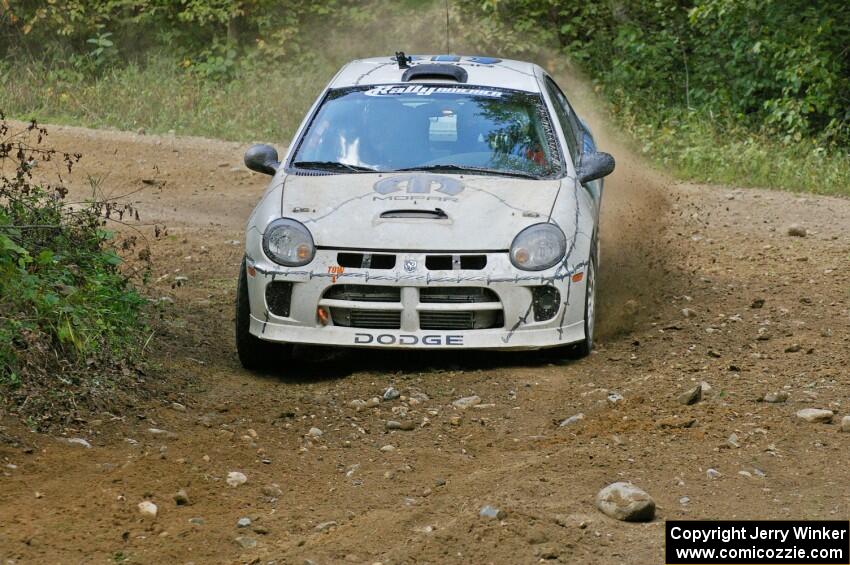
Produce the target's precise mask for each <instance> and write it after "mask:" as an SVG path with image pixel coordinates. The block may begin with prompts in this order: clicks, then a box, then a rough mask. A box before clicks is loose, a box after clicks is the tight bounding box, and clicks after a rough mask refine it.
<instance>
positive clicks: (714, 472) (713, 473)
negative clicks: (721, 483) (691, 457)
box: [705, 469, 723, 479]
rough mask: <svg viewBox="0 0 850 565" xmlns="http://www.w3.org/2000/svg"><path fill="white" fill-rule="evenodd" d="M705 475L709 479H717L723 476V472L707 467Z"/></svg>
mask: <svg viewBox="0 0 850 565" xmlns="http://www.w3.org/2000/svg"><path fill="white" fill-rule="evenodd" d="M705 476H706V477H708V478H709V479H719V478H720V477H722V476H723V473H721V472H720V471H718V470H717V469H709V470H708V471H706V472H705Z"/></svg>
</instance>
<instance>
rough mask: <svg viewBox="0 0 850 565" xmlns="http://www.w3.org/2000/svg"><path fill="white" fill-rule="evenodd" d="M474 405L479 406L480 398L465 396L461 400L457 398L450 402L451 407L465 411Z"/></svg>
mask: <svg viewBox="0 0 850 565" xmlns="http://www.w3.org/2000/svg"><path fill="white" fill-rule="evenodd" d="M476 404H481V397H479V396H465V397H463V398H458V399H457V400H455V401H454V402H452V406H454V407H455V408H458V409H460V410H466V409H467V408H471V407H473V406H475V405H476Z"/></svg>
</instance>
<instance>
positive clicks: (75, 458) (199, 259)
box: [0, 128, 850, 564]
mask: <svg viewBox="0 0 850 565" xmlns="http://www.w3.org/2000/svg"><path fill="white" fill-rule="evenodd" d="M51 131H52V133H51V141H52V143H53V144H54V145H56V146H57V147H59V148H67V149H71V150H73V151H80V152H82V153H83V154H84V155H85V157H84V159H83V161H82V162H81V163H80V165H79V167H78V168H77V170H76V171H75V173H74V175H72V177H71V178H70V179H67V180H68V182H69V183H70V184H71V185H72V186H73V187H74V190H75V192H77V193H83V192H85V190H87V187H90V186H91V183H92V182H94V184H95V185H99V186H100V187H101V189H103V190H109V191H112V192H113V193H114V194H120V193H126V192H130V191H132V190H135V189H137V188H144V189H145V190H143V191H142V192H140V193H138V194H135V195H134V196H133V197H132V199H133V201H135V202H137V203H138V206H139V209H140V211H141V214H142V221H143V222H156V223H158V224H159V225H160V226H162V225H166V226H167V229H168V235H167V236H165V237H162V238H160V239H158V240H152V251H153V257H154V263H155V273H154V277H153V280H154V281H155V282H154V283H153V286H152V289H151V296H152V297H153V298H159V297H167V298H168V299H170V300H173V304H171V303H170V300H163V301H161V303H162V308H163V313H162V321H161V323H158V324H157V328H158V331H157V334H156V335H155V336H154V338H153V339H152V341H151V345H150V347H151V348H152V349H153V351H154V360H155V363H156V365H157V367H155V370H153V371H151V373H150V374H149V375H148V378H150V379H161V380H163V381H164V384H163V387H162V388H163V389H164V390H165V391H166V393H167V396H168V398H162V399H158V400H156V401H151V402H149V403H145V404H142V405H139V406H129V407H127V410H126V411H125V413H124V414H122V415H120V416H114V415H111V414H106V413H104V414H99V415H94V416H93V417H92V418H91V419H88V420H86V421H80V422H78V425H77V426H76V427H75V428H72V429H67V430H65V432H64V436H65V437H67V438H83V439H85V440H86V441H87V442H89V443H90V444H91V448H86V447H84V446H82V445H79V444H67V443H63V442H62V441H60V440H59V439H57V437H56V436H55V435H53V436H48V435H37V434H33V433H29V432H28V431H26V429H25V428H23V427H22V426H21V425H20V424H19V423H18V422H16V420H14V419H13V418H11V417H7V418H6V420H4V421H3V424H4V425H5V426H6V432H7V433H9V434H12V435H17V436H19V437H20V438H21V443H20V445H18V446H14V445H0V464H2V468H0V471H2V476H0V557H2V562H3V563H8V562H14V563H190V562H193V563H272V562H274V563H297V564H302V563H316V564H326V563H338V562H351V563H375V562H381V563H384V564H390V563H392V564H395V563H491V562H492V563H533V562H538V561H539V560H541V559H543V560H559V561H560V562H564V563H661V562H663V561H662V547H663V531H664V526H663V524H664V520H665V519H674V518H726V519H734V518H765V519H768V518H770V519H782V518H835V519H846V518H847V517H848V516H850V499H848V498H847V496H846V492H847V485H848V481H850V468H848V466H847V464H846V462H847V461H848V460H850V433H841V432H840V426H839V425H838V423H839V421H840V419H841V417H843V416H845V415H847V414H850V399H848V391H849V390H850V388H848V381H850V370H848V366H850V313H848V299H850V294H848V293H850V273H848V265H850V229H848V228H850V201H846V200H838V199H829V198H818V197H812V196H800V195H794V194H788V193H781V192H768V191H761V190H734V189H730V188H724V187H712V186H691V185H673V184H671V183H665V182H664V181H663V180H661V181H659V179H658V178H657V176H656V175H654V174H652V173H648V172H646V171H645V170H644V169H643V168H642V167H641V166H640V165H639V163H638V162H636V161H632V162H630V160H629V159H620V161H619V162H618V171H617V172H616V173H615V176H614V177H613V178H612V179H611V181H610V182H609V184H608V187H607V189H606V190H608V193H607V194H606V201H605V208H604V212H603V214H604V224H603V229H602V237H603V243H602V246H603V247H602V250H603V251H602V253H603V255H602V263H603V264H602V269H603V271H604V272H605V273H606V276H605V278H604V280H603V281H602V286H603V289H602V292H603V304H602V314H601V315H602V317H603V320H602V322H603V327H604V335H603V336H602V338H601V339H600V343H599V345H598V350H597V351H596V353H595V354H594V355H592V356H591V357H590V358H588V359H585V360H582V361H578V362H566V361H559V360H558V359H555V358H552V357H551V356H550V357H546V356H542V355H540V354H535V353H529V354H516V353H513V354H504V355H494V354H476V353H464V354H451V355H449V354H445V355H434V354H433V353H429V354H428V355H427V356H426V355H420V354H408V353H405V354H389V353H371V352H348V351H345V352H328V351H321V350H316V349H309V350H305V351H302V352H301V362H300V363H299V365H298V366H297V367H296V366H293V367H281V370H280V372H279V373H278V374H274V375H255V374H250V373H246V372H245V371H243V370H242V369H241V368H240V367H239V366H238V364H237V362H236V359H235V355H234V350H233V339H232V331H231V328H232V320H233V295H234V287H235V280H236V274H237V270H238V266H239V262H240V259H241V256H242V245H241V240H242V239H243V235H242V233H241V228H242V225H243V223H244V221H245V219H246V218H247V216H248V214H249V212H250V210H251V208H252V206H253V204H254V203H255V201H256V200H257V198H258V197H259V195H260V194H261V192H262V190H263V188H264V186H265V183H266V181H267V178H266V177H262V176H260V175H255V174H252V173H250V172H248V171H246V170H245V169H244V168H243V167H242V166H241V155H242V151H243V150H244V147H243V146H240V145H237V144H230V143H224V142H216V141H209V140H198V139H187V138H174V137H169V136H164V137H158V136H141V135H135V134H128V133H116V132H103V131H89V130H83V129H75V128H52V129H51ZM791 224H799V225H801V226H803V227H804V228H805V229H806V230H807V234H806V236H805V237H793V236H790V235H788V228H789V226H790V225H791ZM144 229H145V230H146V232H147V233H150V232H151V231H152V228H149V227H148V228H144ZM178 276H185V277H187V278H188V280H187V281H186V282H185V284H182V285H181V286H176V285H175V278H176V277H178ZM701 382H704V383H706V384H707V386H706V388H705V391H704V394H703V399H702V400H701V401H700V402H698V403H696V404H693V405H690V406H686V405H683V404H681V403H679V402H678V401H677V397H678V396H679V395H680V394H682V393H683V392H684V391H686V390H687V389H689V388H692V387H694V386H695V385H697V384H699V383H701ZM390 386H392V387H395V388H396V389H397V390H398V391H399V392H400V393H401V395H402V396H401V397H400V398H398V399H395V400H389V401H381V402H380V403H379V404H378V405H377V406H376V407H373V408H367V409H362V410H360V411H357V410H356V409H355V408H353V407H351V405H350V403H351V401H352V400H356V399H361V400H368V399H370V398H372V397H376V396H381V395H382V394H383V392H384V390H385V389H386V388H387V387H390ZM708 387H710V390H709V389H708ZM777 391H784V392H786V393H787V394H788V399H787V400H786V401H785V402H778V403H768V402H761V401H760V399H761V397H762V396H763V395H764V394H765V393H770V392H777ZM470 395H478V396H479V397H480V398H481V399H482V405H481V406H479V407H477V408H470V409H467V410H459V409H456V408H455V407H453V406H452V402H453V401H454V400H456V399H458V398H460V397H465V396H470ZM780 397H781V395H780ZM175 402H176V403H179V404H173V403H175ZM808 407H813V408H826V409H832V410H834V411H835V412H836V417H835V423H833V424H832V425H829V424H810V423H806V422H804V421H802V420H800V419H798V418H797V417H795V413H796V411H797V410H799V409H801V408H808ZM579 413H581V414H584V418H583V419H580V420H578V421H577V422H575V423H573V424H570V425H567V426H564V427H559V425H558V424H559V422H561V421H562V420H564V419H566V418H568V417H570V416H573V415H576V414H579ZM391 419H395V420H398V419H407V420H412V421H415V422H416V424H417V425H416V428H415V429H414V430H412V431H392V432H388V431H386V430H385V422H386V421H387V420H391ZM311 428H317V429H319V430H321V435H320V436H318V434H317V433H316V432H313V434H315V435H317V436H318V437H311V436H310V433H311V432H310V430H311ZM151 429H153V430H157V431H151ZM386 446H392V448H389V447H386ZM709 469H713V470H714V471H713V472H711V473H708V470H709ZM234 471H236V472H240V473H243V474H244V475H245V477H247V482H245V483H244V484H241V485H239V486H235V487H233V486H229V485H228V483H227V482H226V479H227V477H228V474H229V473H231V472H234ZM711 477H714V478H711ZM618 480H628V481H632V482H634V483H635V484H636V485H638V486H640V487H641V488H643V489H644V490H646V491H647V492H648V493H650V495H652V496H653V497H654V499H655V501H656V503H657V506H658V512H657V518H656V519H655V520H654V521H653V522H650V523H647V524H629V523H622V522H617V521H614V520H612V519H609V518H607V517H605V516H604V515H602V514H601V513H599V512H598V511H597V510H596V509H595V507H594V496H595V494H596V493H597V491H598V490H599V489H600V488H602V487H603V486H605V485H606V484H608V483H611V482H614V481H618ZM180 489H184V490H185V492H186V494H187V495H188V504H183V505H178V504H177V503H176V502H175V500H174V498H173V496H174V494H175V493H176V492H177V491H178V490H180ZM144 500H149V501H151V502H153V503H155V504H156V505H157V506H158V516H157V518H156V519H155V520H149V519H144V518H143V517H142V516H141V515H140V513H139V511H138V504H139V502H141V501H144ZM484 505H492V506H495V507H497V508H499V509H502V510H504V511H505V512H506V517H505V518H504V519H503V520H487V519H484V518H481V517H479V509H480V508H481V507H482V506H484ZM240 518H249V519H250V521H251V524H250V525H249V526H246V527H241V528H240V527H237V521H238V520H240Z"/></svg>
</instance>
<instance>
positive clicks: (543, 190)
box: [281, 172, 563, 251]
mask: <svg viewBox="0 0 850 565" xmlns="http://www.w3.org/2000/svg"><path fill="white" fill-rule="evenodd" d="M559 186H560V181H559V180H532V179H520V178H508V177H493V176H478V175H475V176H470V175H437V174H430V173H416V172H414V173H403V174H401V173H399V174H371V173H360V174H350V175H349V174H344V175H320V176H300V175H298V176H296V175H289V176H287V177H286V179H285V180H284V186H283V196H282V201H281V215H282V216H283V217H289V218H295V219H297V220H298V221H300V222H302V223H303V224H304V225H305V226H307V227H308V228H309V229H310V231H311V232H312V234H313V238H314V240H315V242H316V245H317V246H319V247H330V248H356V249H385V250H389V249H396V250H405V251H473V250H474V251H501V250H506V249H508V248H509V247H510V245H511V242H512V241H513V238H514V237H515V236H516V234H517V233H518V232H519V231H520V230H521V229H523V228H524V227H526V226H529V225H532V224H536V223H540V222H545V221H547V220H548V218H549V214H550V211H551V210H552V205H553V203H554V201H555V198H556V197H557V194H558V188H559ZM562 227H563V226H562Z"/></svg>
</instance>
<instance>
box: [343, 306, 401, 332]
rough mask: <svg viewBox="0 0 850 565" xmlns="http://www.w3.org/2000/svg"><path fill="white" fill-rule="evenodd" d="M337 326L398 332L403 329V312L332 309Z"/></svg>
mask: <svg viewBox="0 0 850 565" xmlns="http://www.w3.org/2000/svg"><path fill="white" fill-rule="evenodd" d="M331 317H332V318H333V322H334V325H335V326H345V327H349V328H372V329H384V330H397V329H399V328H401V312H397V311H392V310H353V309H350V308H331Z"/></svg>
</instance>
